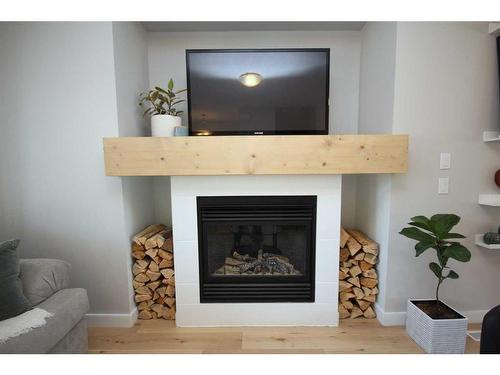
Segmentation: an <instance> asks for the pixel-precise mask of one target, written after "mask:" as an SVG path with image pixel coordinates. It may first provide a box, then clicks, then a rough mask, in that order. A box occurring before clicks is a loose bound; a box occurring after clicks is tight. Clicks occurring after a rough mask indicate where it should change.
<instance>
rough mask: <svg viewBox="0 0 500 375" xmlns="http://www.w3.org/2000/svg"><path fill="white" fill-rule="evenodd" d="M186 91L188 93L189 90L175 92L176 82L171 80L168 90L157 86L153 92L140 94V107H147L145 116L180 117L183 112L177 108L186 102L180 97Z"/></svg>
mask: <svg viewBox="0 0 500 375" xmlns="http://www.w3.org/2000/svg"><path fill="white" fill-rule="evenodd" d="M185 91H187V89H182V90H177V91H174V81H173V80H172V78H170V80H169V81H168V84H167V88H166V89H163V88H161V87H159V86H155V88H154V89H153V90H149V91H144V92H142V93H140V94H139V105H140V106H141V107H146V109H145V110H144V112H143V116H147V115H151V116H154V115H171V116H178V115H180V114H181V113H182V112H183V111H178V110H177V108H176V106H177V105H178V104H179V103H182V102H184V101H185V100H184V99H180V98H179V97H178V95H179V94H181V93H183V92H185Z"/></svg>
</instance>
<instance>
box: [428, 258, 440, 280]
mask: <svg viewBox="0 0 500 375" xmlns="http://www.w3.org/2000/svg"><path fill="white" fill-rule="evenodd" d="M429 268H430V269H431V271H432V272H434V275H436V277H437V278H438V279H440V278H441V267H439V264H437V263H434V262H431V263H429Z"/></svg>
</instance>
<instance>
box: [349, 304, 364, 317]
mask: <svg viewBox="0 0 500 375" xmlns="http://www.w3.org/2000/svg"><path fill="white" fill-rule="evenodd" d="M362 315H363V310H361V309H360V308H359V307H356V306H354V307H353V308H352V310H351V315H350V317H351V319H354V318H357V317H358V316H362Z"/></svg>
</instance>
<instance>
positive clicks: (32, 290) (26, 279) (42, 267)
mask: <svg viewBox="0 0 500 375" xmlns="http://www.w3.org/2000/svg"><path fill="white" fill-rule="evenodd" d="M20 264H21V273H20V278H21V281H22V283H23V293H24V295H25V296H26V298H28V299H29V300H30V302H31V303H32V304H33V306H36V305H38V304H39V303H40V302H43V301H45V300H46V299H47V298H49V297H50V296H52V295H53V294H54V293H56V292H57V291H59V290H61V289H66V288H68V287H69V284H70V276H69V272H70V270H71V266H70V264H69V263H68V262H65V261H63V260H59V259H21V260H20Z"/></svg>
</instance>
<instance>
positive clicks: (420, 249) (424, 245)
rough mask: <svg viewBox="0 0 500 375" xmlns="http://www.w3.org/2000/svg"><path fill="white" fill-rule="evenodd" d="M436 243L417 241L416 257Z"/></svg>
mask: <svg viewBox="0 0 500 375" xmlns="http://www.w3.org/2000/svg"><path fill="white" fill-rule="evenodd" d="M435 244H436V243H435V242H419V243H417V244H416V245H415V250H416V251H417V253H416V255H415V256H416V257H418V256H419V255H421V254H422V253H423V252H424V251H425V250H427V249H430V248H431V247H433V246H434V245H435Z"/></svg>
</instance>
